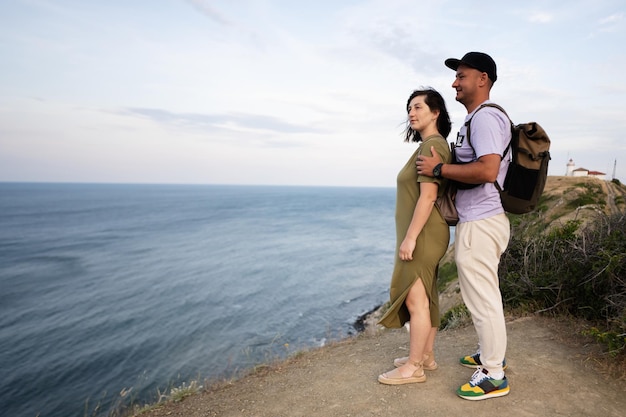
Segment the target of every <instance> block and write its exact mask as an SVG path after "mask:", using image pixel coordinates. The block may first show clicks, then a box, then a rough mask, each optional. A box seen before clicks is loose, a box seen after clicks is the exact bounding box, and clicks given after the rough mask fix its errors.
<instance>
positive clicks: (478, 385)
mask: <svg viewBox="0 0 626 417" xmlns="http://www.w3.org/2000/svg"><path fill="white" fill-rule="evenodd" d="M509 391H510V388H509V381H507V379H506V376H503V377H502V379H494V378H492V377H491V376H490V375H489V372H487V370H486V369H483V368H478V369H477V370H476V372H474V375H472V379H470V381H469V382H468V383H467V384H463V385H461V386H460V387H459V389H458V390H456V394H457V395H458V396H459V397H461V398H463V399H465V400H471V401H478V400H486V399H487V398H495V397H503V396H505V395H507V394H508V393H509Z"/></svg>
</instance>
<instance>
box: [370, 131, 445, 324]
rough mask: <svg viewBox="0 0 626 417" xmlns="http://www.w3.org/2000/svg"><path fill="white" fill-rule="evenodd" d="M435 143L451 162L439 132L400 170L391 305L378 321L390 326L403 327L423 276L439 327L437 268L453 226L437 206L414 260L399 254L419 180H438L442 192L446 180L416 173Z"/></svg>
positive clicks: (419, 239) (417, 244)
mask: <svg viewBox="0 0 626 417" xmlns="http://www.w3.org/2000/svg"><path fill="white" fill-rule="evenodd" d="M431 146H434V147H435V150H436V151H437V153H438V154H439V155H440V156H441V159H442V160H443V162H444V163H448V162H450V149H449V148H448V143H447V142H446V140H445V139H444V138H443V137H442V136H440V135H433V136H429V137H427V138H425V139H424V141H423V142H422V143H421V144H420V146H419V147H418V148H417V150H416V151H415V153H414V154H413V155H412V156H411V158H410V159H409V161H408V162H407V163H406V165H405V166H404V167H403V168H402V169H401V170H400V173H399V174H398V179H397V182H398V189H397V196H396V253H395V265H394V268H393V275H392V277H391V286H390V289H389V293H390V301H391V306H390V307H389V309H388V310H387V311H386V312H385V314H384V315H383V317H382V318H381V319H380V321H379V323H380V324H382V325H383V326H385V327H388V328H399V327H402V326H403V325H404V324H405V323H406V322H407V321H409V319H410V314H409V310H408V309H407V307H406V304H405V300H406V297H407V295H408V293H409V290H410V288H411V287H412V286H413V284H414V283H415V282H416V281H417V279H418V278H421V279H422V282H423V284H424V288H425V289H426V293H427V295H428V298H429V300H430V322H431V325H432V327H439V323H440V317H439V292H438V291H437V269H438V265H439V261H440V260H441V258H442V257H443V255H444V254H445V253H446V250H447V249H448V245H449V242H450V228H449V227H448V225H447V223H446V222H445V220H444V219H443V217H442V216H441V214H440V213H439V210H437V208H436V207H433V210H432V212H431V214H430V217H429V218H428V221H427V222H426V224H425V225H424V228H423V229H422V231H421V232H420V234H419V235H418V237H417V242H416V245H415V251H414V252H413V260H412V261H401V260H400V258H399V257H398V251H399V249H400V244H401V243H402V241H403V240H404V237H405V236H406V232H407V230H408V228H409V225H410V223H411V220H412V218H413V213H414V211H415V206H416V204H417V200H418V198H419V195H420V191H419V183H420V182H436V183H438V184H439V194H441V193H442V192H443V188H444V187H443V186H444V185H445V180H439V179H436V178H432V177H427V176H423V175H420V176H418V175H417V168H416V166H415V161H416V160H417V157H418V155H421V154H423V155H427V156H432V154H431V151H430V147H431Z"/></svg>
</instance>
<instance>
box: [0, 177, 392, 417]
mask: <svg viewBox="0 0 626 417" xmlns="http://www.w3.org/2000/svg"><path fill="white" fill-rule="evenodd" d="M394 206H395V189H394V188H357V187H355V188H350V187H296V186H231V185H229V186H221V185H130V184H125V185H124V184H55V183H0V370H1V378H0V414H2V416H8V417H16V416H17V417H21V416H27V417H36V416H39V417H56V416H59V417H68V416H79V417H85V416H107V415H111V414H112V413H114V412H115V411H116V410H119V409H121V408H124V407H125V406H128V405H129V404H145V403H153V402H156V401H157V400H158V399H159V395H160V394H163V393H167V392H168V391H169V389H171V388H172V387H179V386H182V385H183V384H187V383H189V382H190V381H194V380H195V381H201V382H202V381H218V380H221V379H225V378H232V377H235V376H237V375H240V374H241V373H242V372H245V371H246V370H250V369H252V368H253V367H255V366H257V365H259V364H263V363H268V362H271V361H275V360H279V359H281V358H284V357H287V356H289V355H292V354H295V353H297V352H300V351H302V350H306V349H311V348H316V347H319V346H323V345H325V344H327V343H329V342H331V341H334V340H339V339H342V338H345V337H349V336H351V335H354V334H356V333H357V331H358V326H357V323H358V322H359V319H360V318H361V317H362V316H363V315H365V314H367V313H368V312H370V311H372V310H373V309H374V308H376V307H377V306H379V305H381V304H382V303H384V302H385V301H386V300H387V299H388V289H389V280H390V276H391V272H392V268H393V260H394V247H395V226H394V210H395V209H394Z"/></svg>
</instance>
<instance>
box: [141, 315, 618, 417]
mask: <svg viewBox="0 0 626 417" xmlns="http://www.w3.org/2000/svg"><path fill="white" fill-rule="evenodd" d="M507 328H508V333H509V339H508V350H507V363H508V364H509V368H508V369H507V377H508V378H509V382H510V385H511V393H510V394H509V395H508V396H506V397H502V398H495V399H490V400H485V401H466V400H463V399H460V398H458V397H457V396H456V394H455V390H456V388H457V387H458V386H459V385H461V384H462V383H465V382H467V380H468V378H469V377H470V376H471V374H472V370H471V369H468V368H464V367H462V366H460V365H459V364H458V362H457V361H458V357H459V356H460V355H462V354H467V353H471V352H472V351H474V350H475V348H476V337H475V333H474V329H473V326H468V327H465V328H462V329H456V330H448V331H445V332H440V333H439V336H438V339H437V343H436V347H435V354H436V357H437V361H438V362H439V365H440V367H439V369H438V370H436V371H433V372H428V373H427V375H428V380H427V381H426V382H425V383H422V384H410V385H403V386H386V385H382V384H379V383H378V382H377V380H376V377H377V376H378V374H380V373H382V372H385V371H388V370H390V369H391V368H392V366H393V365H392V361H393V358H394V357H398V356H405V354H406V352H407V348H408V334H407V333H406V331H405V330H393V331H389V330H387V331H382V332H378V333H376V334H370V335H361V336H359V337H356V338H353V339H349V340H346V341H343V342H341V343H337V344H334V345H332V346H327V347H324V348H321V349H318V350H314V351H310V352H305V353H303V354H301V355H298V356H297V357H295V358H292V359H289V360H287V361H285V362H284V363H281V364H277V365H274V366H271V367H268V368H267V369H265V370H263V371H260V372H257V373H255V374H253V375H250V376H247V377H245V378H243V379H240V380H238V381H236V382H234V383H231V384H228V385H225V386H222V387H220V388H217V389H214V390H212V391H211V392H205V393H202V394H197V395H195V396H192V397H189V398H187V399H186V400H184V401H183V402H180V403H176V404H167V405H165V406H163V407H160V408H159V409H156V410H153V411H152V412H150V413H144V414H142V416H149V417H162V416H163V417H164V416H170V417H182V416H185V417H199V416H203V417H206V416H225V417H226V416H233V417H234V416H237V417H240V416H255V417H263V416H267V417H270V416H271V417H280V416H285V417H295V416H307V417H310V416H320V417H321V416H324V417H332V416H358V417H360V416H393V417H398V416H451V417H454V416H468V415H472V416H498V415H507V416H522V417H524V416H581V417H582V416H584V417H594V416H601V417H613V416H614V417H618V416H619V417H622V416H624V415H625V413H626V411H625V410H626V388H625V385H624V382H625V381H616V380H614V379H611V378H609V377H608V376H606V375H604V374H603V373H601V372H598V370H597V366H595V365H594V363H593V361H590V360H586V358H588V357H589V354H590V349H592V347H591V345H584V344H581V343H580V341H579V340H577V338H575V337H571V335H572V333H575V331H574V330H573V329H572V328H571V327H569V325H568V324H566V323H563V322H557V321H555V320H552V319H545V318H537V317H527V318H519V319H514V320H510V321H509V322H508V324H507Z"/></svg>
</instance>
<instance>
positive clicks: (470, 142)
mask: <svg viewBox="0 0 626 417" xmlns="http://www.w3.org/2000/svg"><path fill="white" fill-rule="evenodd" d="M485 107H493V108H495V109H498V110H500V111H501V112H502V113H504V115H505V116H506V118H507V119H509V123H510V124H511V132H513V129H514V127H515V125H514V124H513V121H512V120H511V118H510V117H509V115H508V114H507V112H506V110H504V109H503V108H502V107H501V106H499V105H497V104H495V103H485V104H481V105H480V107H479V108H478V109H476V111H475V112H474V114H473V115H472V117H470V119H469V120H468V121H467V122H465V131H466V134H467V143H468V144H469V146H470V148H472V151H474V147H473V146H472V141H471V139H470V122H471V121H472V119H473V118H474V116H476V113H478V111H479V110H481V109H483V108H485ZM511 140H513V136H511ZM510 148H511V142H509V143H508V145H506V149H505V150H504V153H503V154H502V157H501V158H500V159H501V160H502V159H504V157H505V156H506V154H507V153H508V152H509V149H510ZM474 155H476V151H474Z"/></svg>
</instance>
